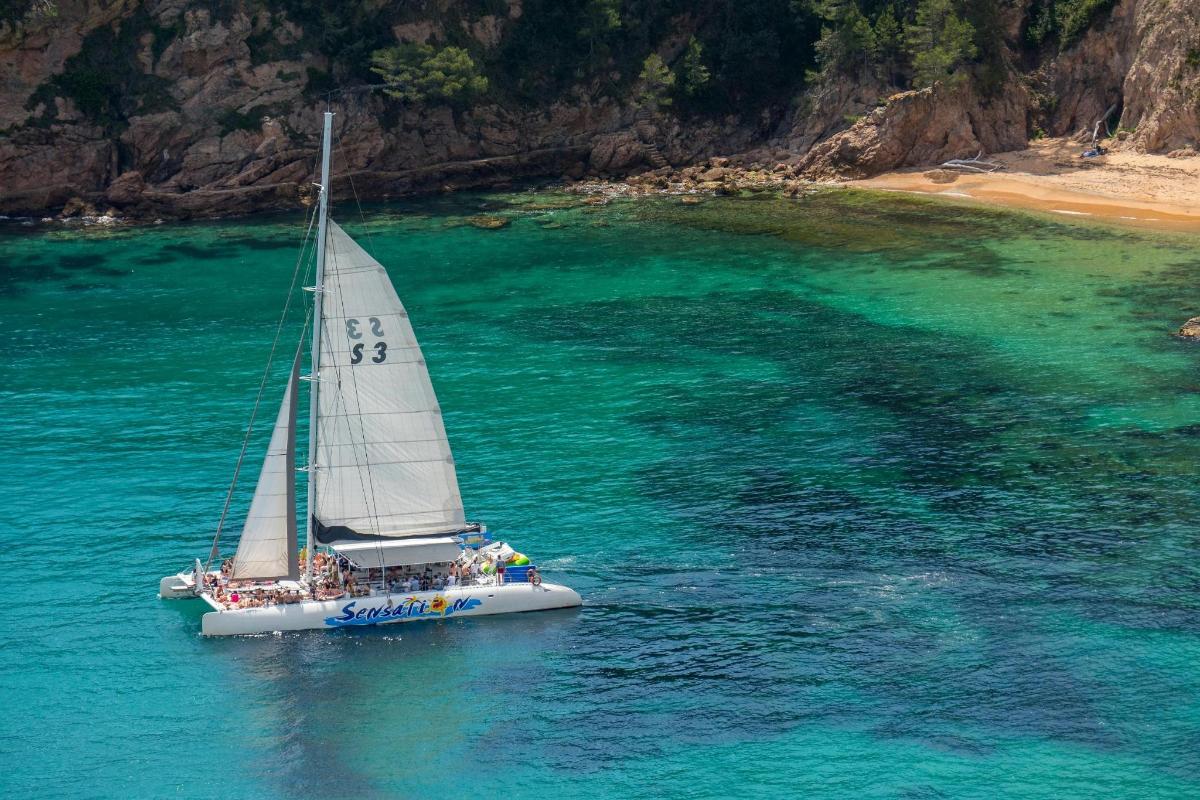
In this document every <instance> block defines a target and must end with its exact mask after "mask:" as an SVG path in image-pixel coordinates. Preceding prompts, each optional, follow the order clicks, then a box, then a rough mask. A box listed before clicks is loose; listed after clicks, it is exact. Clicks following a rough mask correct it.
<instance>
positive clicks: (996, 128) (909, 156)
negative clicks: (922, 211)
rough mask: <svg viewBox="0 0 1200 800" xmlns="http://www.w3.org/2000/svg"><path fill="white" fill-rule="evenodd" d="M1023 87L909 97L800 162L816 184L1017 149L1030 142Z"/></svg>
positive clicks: (939, 89) (938, 88)
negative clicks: (989, 94)
mask: <svg viewBox="0 0 1200 800" xmlns="http://www.w3.org/2000/svg"><path fill="white" fill-rule="evenodd" d="M1027 105H1028V98H1027V96H1026V94H1025V90H1024V89H1023V88H1022V87H1020V86H1016V85H1014V86H1011V87H1008V88H1007V90H1006V91H1004V92H1002V93H999V94H997V95H996V96H994V97H992V98H986V99H985V98H982V97H980V96H978V94H977V93H976V92H975V91H974V90H973V89H972V88H971V87H970V86H969V85H966V84H963V85H961V86H959V87H956V88H950V87H946V86H945V85H943V84H941V83H938V84H934V86H933V87H931V88H929V89H922V90H919V91H910V92H903V93H900V94H897V95H894V96H893V97H891V98H889V99H888V101H887V105H885V106H883V107H882V108H877V109H875V110H874V111H872V112H871V113H870V114H867V115H866V116H865V117H863V118H862V119H860V120H858V121H857V122H855V123H854V125H852V126H851V127H850V129H849V130H846V131H843V132H841V133H838V134H835V135H834V136H831V137H830V138H828V139H826V140H825V141H823V142H821V143H820V144H818V145H817V146H816V147H814V148H813V149H812V150H810V151H809V153H808V154H807V155H806V156H805V157H804V158H803V160H802V161H801V162H800V165H799V167H800V170H801V172H802V173H803V174H804V175H805V176H806V177H808V178H811V179H815V180H829V179H833V178H865V177H870V176H872V175H878V174H879V173H881V172H885V171H887V170H890V169H896V168H898V167H909V166H916V165H923V164H934V163H938V162H941V161H945V160H947V159H950V158H963V157H970V156H972V155H975V154H976V153H977V152H979V151H980V150H983V151H984V152H988V153H992V152H997V151H1001V150H1016V149H1018V148H1021V147H1024V146H1025V142H1026V133H1025V114H1026V108H1027Z"/></svg>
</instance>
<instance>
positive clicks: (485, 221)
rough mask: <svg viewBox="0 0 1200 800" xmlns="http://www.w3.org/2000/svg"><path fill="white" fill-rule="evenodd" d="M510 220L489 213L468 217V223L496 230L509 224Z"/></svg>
mask: <svg viewBox="0 0 1200 800" xmlns="http://www.w3.org/2000/svg"><path fill="white" fill-rule="evenodd" d="M508 223H509V220H507V219H505V218H504V217H493V216H490V215H487V214H480V215H479V216H475V217H468V218H467V224H468V225H472V226H474V227H476V228H483V229H484V230H487V231H494V230H497V229H499V228H503V227H505V226H506V225H508Z"/></svg>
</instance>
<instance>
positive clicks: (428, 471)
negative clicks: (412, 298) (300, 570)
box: [313, 220, 465, 541]
mask: <svg viewBox="0 0 1200 800" xmlns="http://www.w3.org/2000/svg"><path fill="white" fill-rule="evenodd" d="M321 298H322V317H323V325H324V328H323V329H322V332H321V362H320V364H321V366H320V374H319V376H318V377H319V380H320V391H319V408H318V431H317V452H316V458H315V459H313V460H314V463H315V466H316V470H317V471H316V502H315V504H314V509H315V510H314V515H315V516H316V520H317V522H319V523H320V526H319V528H318V535H319V538H322V539H323V540H325V541H329V540H331V539H336V538H345V537H346V536H350V535H352V534H355V533H357V534H366V535H382V536H419V535H428V534H433V533H443V532H449V531H457V530H461V529H462V527H463V526H464V525H465V518H464V516H463V507H462V498H461V497H460V496H459V492H458V478H457V476H456V475H455V472H454V458H453V456H451V454H450V443H449V442H448V441H447V440H446V429H445V427H444V425H443V424H442V412H441V409H440V408H439V407H438V402H437V397H436V396H435V395H434V393H433V385H432V384H431V383H430V381H429V372H428V370H427V369H426V368H425V359H424V358H423V357H422V355H421V348H420V347H419V346H418V345H417V339H416V337H415V336H414V335H413V329H412V325H410V324H409V321H408V313H407V312H406V311H405V310H404V306H403V305H402V304H401V303H400V298H399V297H397V296H396V290H395V288H394V287H393V286H392V282H391V281H390V280H389V279H388V276H387V273H386V272H385V271H384V269H383V267H382V266H380V264H379V262H377V261H376V260H375V259H373V258H371V256H370V255H368V254H367V253H366V251H364V250H363V249H362V248H361V247H359V246H358V244H357V243H355V241H354V240H353V239H351V238H350V237H349V236H347V235H346V233H345V231H343V230H342V229H341V228H340V227H338V225H337V224H336V223H334V222H333V221H332V220H330V221H329V239H328V241H327V243H326V253H325V273H324V277H323V279H322V287H321ZM328 529H335V530H328ZM347 529H348V530H347ZM321 531H326V535H323V536H321V535H320V532H321Z"/></svg>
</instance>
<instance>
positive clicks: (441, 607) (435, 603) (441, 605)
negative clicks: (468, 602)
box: [429, 594, 446, 614]
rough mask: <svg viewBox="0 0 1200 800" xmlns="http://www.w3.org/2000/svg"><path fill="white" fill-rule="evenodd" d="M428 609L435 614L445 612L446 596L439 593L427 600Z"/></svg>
mask: <svg viewBox="0 0 1200 800" xmlns="http://www.w3.org/2000/svg"><path fill="white" fill-rule="evenodd" d="M429 610H430V611H432V612H433V613H435V614H445V613H446V598H444V597H442V596H441V595H440V594H439V595H437V596H436V597H434V598H433V599H432V600H430V601H429Z"/></svg>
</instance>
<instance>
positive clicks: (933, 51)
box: [905, 0, 979, 87]
mask: <svg viewBox="0 0 1200 800" xmlns="http://www.w3.org/2000/svg"><path fill="white" fill-rule="evenodd" d="M974 38H975V28H974V27H973V26H972V25H971V23H969V22H967V21H966V20H964V19H962V18H961V17H960V16H959V15H958V13H957V11H956V9H955V7H954V0H921V2H920V4H919V5H918V6H917V18H916V20H915V21H914V22H913V24H912V25H910V26H908V28H907V30H906V31H905V39H906V40H907V42H908V47H909V52H910V53H911V54H912V65H913V85H914V86H916V87H923V86H930V85H932V84H933V83H934V82H935V81H944V82H946V83H957V82H960V81H961V80H963V78H964V77H965V74H964V73H963V71H962V67H964V66H965V65H966V64H967V63H968V62H969V61H970V60H971V59H972V58H974V57H975V56H976V55H977V54H978V52H979V51H978V48H976V46H975V43H974Z"/></svg>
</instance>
